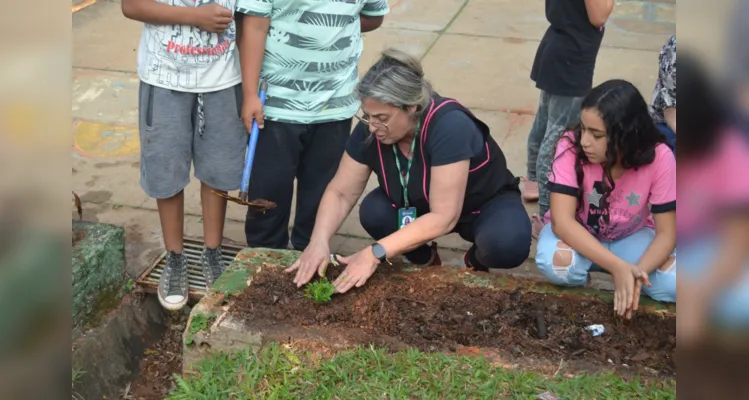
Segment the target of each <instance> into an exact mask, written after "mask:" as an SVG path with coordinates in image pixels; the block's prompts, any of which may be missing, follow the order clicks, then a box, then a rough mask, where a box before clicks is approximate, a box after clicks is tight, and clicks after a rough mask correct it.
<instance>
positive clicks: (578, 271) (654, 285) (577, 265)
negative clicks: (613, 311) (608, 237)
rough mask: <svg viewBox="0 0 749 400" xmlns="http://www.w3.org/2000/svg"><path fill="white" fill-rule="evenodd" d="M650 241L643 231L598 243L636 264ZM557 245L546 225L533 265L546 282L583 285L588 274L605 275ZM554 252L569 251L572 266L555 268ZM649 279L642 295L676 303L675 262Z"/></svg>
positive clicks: (648, 233)
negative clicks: (597, 273)
mask: <svg viewBox="0 0 749 400" xmlns="http://www.w3.org/2000/svg"><path fill="white" fill-rule="evenodd" d="M653 238H655V231H654V230H652V229H650V228H643V229H640V230H639V231H637V232H635V233H633V234H632V235H630V236H627V237H625V238H623V239H619V240H615V241H613V242H602V243H601V244H602V245H603V246H604V247H606V248H607V249H609V250H610V251H611V252H612V253H614V254H615V255H616V256H617V257H619V258H621V259H622V260H624V261H626V262H628V263H631V264H636V263H637V261H638V260H639V259H640V257H642V255H643V253H645V250H646V249H647V248H648V246H650V243H651V242H652V241H653ZM559 242H560V240H559V238H557V237H556V235H554V232H552V230H551V224H546V226H544V228H543V229H542V230H541V234H540V235H539V236H538V250H537V252H536V264H537V265H538V269H539V270H540V271H541V273H542V274H543V275H544V276H545V277H546V279H548V280H549V282H551V283H553V284H555V285H560V286H584V285H585V284H586V283H587V282H588V272H594V271H598V272H606V271H604V270H603V268H601V267H599V266H597V265H594V264H593V263H592V262H591V261H590V260H588V259H587V258H585V257H583V256H582V255H581V254H579V253H578V252H576V251H575V250H572V249H565V250H560V249H558V248H557V244H558V243H559ZM557 250H560V251H566V252H570V253H571V254H572V263H571V264H569V265H554V262H553V258H554V253H555V252H556V251H557ZM648 278H650V283H651V286H650V287H647V286H644V287H643V288H642V292H643V293H645V294H646V295H647V296H649V297H651V298H652V299H654V300H656V301H664V302H671V303H674V302H676V262H674V265H673V267H672V268H671V269H670V270H669V271H667V272H664V271H661V270H660V269H657V270H655V271H653V272H651V273H650V275H649V276H648Z"/></svg>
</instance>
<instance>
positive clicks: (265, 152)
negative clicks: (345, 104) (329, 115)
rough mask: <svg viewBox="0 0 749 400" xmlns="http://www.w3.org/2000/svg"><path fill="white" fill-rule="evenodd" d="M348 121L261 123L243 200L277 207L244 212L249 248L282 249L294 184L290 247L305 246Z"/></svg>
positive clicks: (335, 165)
mask: <svg viewBox="0 0 749 400" xmlns="http://www.w3.org/2000/svg"><path fill="white" fill-rule="evenodd" d="M350 133H351V120H350V119H347V120H343V121H336V122H327V123H321V124H290V123H284V122H274V121H268V120H266V121H265V128H263V130H262V131H260V136H259V137H258V141H257V150H256V152H255V163H254V165H253V167H252V175H251V176H250V187H249V190H248V199H250V200H255V199H265V200H270V201H272V202H274V203H276V205H277V207H276V208H274V209H272V210H269V211H266V212H265V213H258V212H255V211H253V210H248V212H247V219H246V220H245V228H244V231H245V236H246V238H247V245H248V246H249V247H267V248H273V249H285V248H286V247H287V246H288V244H289V218H290V216H291V200H292V197H293V194H294V178H296V180H297V196H296V213H295V217H294V228H293V229H292V233H291V243H292V245H293V246H294V248H295V249H297V250H303V249H304V248H305V247H307V244H309V240H310V236H311V235H312V228H314V226H315V216H316V214H317V206H318V205H319V204H320V199H321V198H322V195H323V192H325V188H326V187H327V186H328V183H330V181H331V179H333V176H334V175H335V173H336V171H337V170H338V164H339V163H340V162H341V157H343V152H344V150H345V146H346V140H347V139H348V137H349V134H350Z"/></svg>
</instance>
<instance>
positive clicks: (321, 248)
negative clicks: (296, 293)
mask: <svg viewBox="0 0 749 400" xmlns="http://www.w3.org/2000/svg"><path fill="white" fill-rule="evenodd" d="M328 262H330V245H329V244H328V243H327V242H310V244H309V245H307V248H305V249H304V252H303V253H302V256H301V257H299V259H298V260H296V262H295V263H294V264H292V265H291V267H289V268H287V269H286V271H285V272H292V271H296V276H295V277H294V283H296V287H302V286H303V285H305V284H307V282H309V281H310V279H312V276H313V275H315V271H318V273H319V274H320V276H324V275H325V269H326V268H327V267H328Z"/></svg>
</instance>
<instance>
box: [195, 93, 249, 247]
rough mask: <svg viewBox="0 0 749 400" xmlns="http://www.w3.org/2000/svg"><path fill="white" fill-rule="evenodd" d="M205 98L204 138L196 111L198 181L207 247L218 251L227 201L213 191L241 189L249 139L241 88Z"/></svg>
mask: <svg viewBox="0 0 749 400" xmlns="http://www.w3.org/2000/svg"><path fill="white" fill-rule="evenodd" d="M202 97H203V107H202V112H203V120H204V123H205V129H204V131H203V133H202V135H201V134H200V131H199V128H200V127H199V126H198V125H199V123H200V118H199V116H198V115H197V114H198V112H200V111H201V110H200V108H199V107H196V110H195V117H196V130H195V134H194V136H193V152H194V158H195V177H196V178H198V179H199V180H200V182H201V187H200V200H201V205H202V211H203V235H204V236H205V246H206V247H207V248H211V249H215V248H217V247H219V246H220V245H221V242H222V239H223V232H224V220H225V218H226V200H225V199H223V198H222V197H219V196H217V195H216V194H215V193H213V190H217V191H221V192H230V191H234V190H238V189H239V186H240V183H241V181H242V170H243V168H244V159H245V154H246V149H247V141H248V139H249V136H248V133H247V132H245V130H244V125H243V123H242V121H241V119H240V117H239V116H240V115H241V110H242V90H241V85H236V86H234V87H230V88H227V89H224V90H220V91H218V92H211V93H205V94H203V95H202Z"/></svg>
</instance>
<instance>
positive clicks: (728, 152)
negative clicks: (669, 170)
mask: <svg viewBox="0 0 749 400" xmlns="http://www.w3.org/2000/svg"><path fill="white" fill-rule="evenodd" d="M747 174H749V143H747V139H745V138H744V137H743V136H742V133H741V132H738V131H735V130H732V131H728V132H726V134H725V135H724V136H723V137H722V138H721V140H720V142H719V143H718V144H717V146H716V147H715V148H714V150H713V151H712V152H711V154H709V155H707V156H706V157H705V158H703V159H701V160H699V161H696V162H690V163H687V162H684V163H681V164H680V165H679V184H678V185H677V188H676V192H677V195H678V196H679V198H681V199H682V201H681V206H680V207H679V213H678V217H677V218H676V230H677V235H678V236H679V238H680V239H679V240H682V238H688V237H690V236H691V237H693V236H696V235H700V234H707V235H709V234H711V233H712V232H714V230H715V228H716V224H717V223H718V221H719V219H718V217H719V215H720V213H721V212H722V211H724V210H730V209H733V208H746V207H747V205H749V177H748V176H747Z"/></svg>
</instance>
